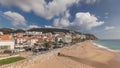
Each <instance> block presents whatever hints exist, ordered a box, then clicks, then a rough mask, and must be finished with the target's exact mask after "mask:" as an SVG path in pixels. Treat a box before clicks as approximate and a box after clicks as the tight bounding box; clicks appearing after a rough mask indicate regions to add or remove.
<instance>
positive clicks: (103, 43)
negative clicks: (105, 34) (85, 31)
mask: <svg viewBox="0 0 120 68" xmlns="http://www.w3.org/2000/svg"><path fill="white" fill-rule="evenodd" d="M93 43H94V44H96V45H97V46H98V47H101V48H105V49H108V50H111V51H116V52H120V40H95V41H93Z"/></svg>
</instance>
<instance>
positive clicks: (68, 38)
mask: <svg viewBox="0 0 120 68" xmlns="http://www.w3.org/2000/svg"><path fill="white" fill-rule="evenodd" d="M64 42H65V43H71V42H72V36H71V35H70V34H67V35H65V37H64Z"/></svg>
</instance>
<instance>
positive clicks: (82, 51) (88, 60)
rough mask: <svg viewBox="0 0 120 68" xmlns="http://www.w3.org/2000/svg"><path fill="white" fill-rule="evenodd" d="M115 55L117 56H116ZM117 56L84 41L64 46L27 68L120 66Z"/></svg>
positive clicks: (106, 67) (103, 67) (118, 67)
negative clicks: (58, 52) (44, 59)
mask: <svg viewBox="0 0 120 68" xmlns="http://www.w3.org/2000/svg"><path fill="white" fill-rule="evenodd" d="M116 57H117V58H116ZM117 59H119V56H116V53H113V52H111V51H109V50H106V49H102V48H100V47H98V46H96V45H94V44H93V43H92V42H91V41H85V42H82V43H79V44H76V45H73V46H69V47H65V48H63V49H62V50H61V51H60V55H59V56H58V55H54V56H52V58H51V59H48V60H47V61H44V62H42V63H38V64H33V65H30V66H29V67H27V68H33V67H34V68H40V67H41V68H56V67H57V68H120V65H119V64H120V61H118V60H117Z"/></svg>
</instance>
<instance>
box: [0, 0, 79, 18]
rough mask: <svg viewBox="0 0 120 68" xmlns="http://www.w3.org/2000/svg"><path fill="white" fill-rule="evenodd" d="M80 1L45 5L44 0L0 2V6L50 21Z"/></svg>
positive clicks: (64, 0) (52, 2) (56, 1)
mask: <svg viewBox="0 0 120 68" xmlns="http://www.w3.org/2000/svg"><path fill="white" fill-rule="evenodd" d="M79 1H80V0H53V1H51V2H49V3H47V2H46V1H45V0H0V4H2V5H6V6H16V7H19V8H21V9H22V10H23V11H25V12H31V11H32V12H34V13H35V14H37V15H38V16H42V17H44V18H46V19H51V18H53V17H54V16H57V15H59V14H61V13H63V12H65V11H66V10H67V8H68V7H70V6H71V5H73V4H75V3H78V2H79Z"/></svg>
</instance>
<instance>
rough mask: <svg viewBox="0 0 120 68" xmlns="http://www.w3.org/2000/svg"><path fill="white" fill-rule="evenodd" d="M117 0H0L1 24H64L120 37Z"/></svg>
mask: <svg viewBox="0 0 120 68" xmlns="http://www.w3.org/2000/svg"><path fill="white" fill-rule="evenodd" d="M119 3H120V0H0V27H1V28H2V27H7V28H17V29H29V28H33V27H35V28H41V27H45V28H64V29H71V30H76V31H80V32H84V33H92V34H94V35H96V36H97V37H98V38H100V39H120V31H119V30H120V27H119V26H120V23H119V21H120V19H119V18H120V8H119V6H120V4H119Z"/></svg>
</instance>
